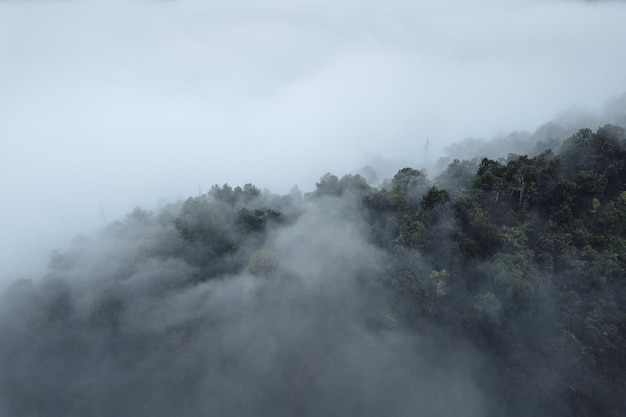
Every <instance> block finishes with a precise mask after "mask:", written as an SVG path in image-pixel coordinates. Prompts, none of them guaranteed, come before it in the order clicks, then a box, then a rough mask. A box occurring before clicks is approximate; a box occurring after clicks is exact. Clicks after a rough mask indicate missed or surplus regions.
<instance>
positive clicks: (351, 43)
mask: <svg viewBox="0 0 626 417" xmlns="http://www.w3.org/2000/svg"><path fill="white" fill-rule="evenodd" d="M501 3H502V2H497V1H490V0H477V1H473V2H466V1H460V0H448V1H437V2H432V1H429V2H417V1H401V0H392V1H382V0H370V1H358V2H356V1H343V2H336V1H319V0H317V1H301V2H293V1H268V2H263V4H260V3H258V2H253V1H247V0H241V1H229V2H225V1H224V2H222V1H215V2H207V1H124V2H121V1H120V2H117V1H95V0H94V1H67V2H65V1H6V0H5V1H0V192H1V193H2V200H1V204H0V231H1V233H2V240H1V241H0V242H1V244H0V274H1V275H2V276H3V277H9V278H15V277H16V276H17V275H18V272H19V271H21V272H26V273H29V272H38V271H40V270H41V269H42V268H43V267H44V266H45V263H46V260H47V257H48V253H49V250H50V249H51V248H53V247H55V246H64V245H66V244H67V242H68V241H69V239H70V238H71V237H72V236H74V235H75V234H77V233H80V232H85V233H90V232H91V231H92V230H94V229H95V228H98V227H101V226H102V225H104V224H105V223H106V222H108V221H111V220H114V219H116V218H118V217H120V216H121V215H122V214H123V213H126V212H128V211H129V210H130V209H132V207H134V206H136V205H140V206H144V207H147V208H153V207H157V206H158V205H160V204H161V203H162V201H164V200H167V201H171V200H176V199H178V198H182V197H186V196H188V195H193V194H197V193H198V191H199V190H202V192H206V191H207V189H208V188H209V187H210V186H211V185H212V184H214V183H220V184H223V183H225V182H228V183H230V184H243V183H247V182H253V183H255V184H257V185H258V186H260V187H269V188H270V189H271V190H272V191H275V192H286V191H287V190H289V189H290V188H291V187H292V186H293V185H294V184H298V185H299V186H300V187H301V189H303V190H308V189H310V188H312V187H313V185H314V182H315V180H316V179H317V178H318V177H319V176H320V175H321V174H323V173H325V172H327V171H331V172H335V173H337V174H343V173H344V172H349V171H355V170H358V169H359V168H361V167H363V166H365V165H368V164H369V165H373V164H376V163H379V164H380V165H382V166H387V167H389V169H390V170H391V171H393V169H397V168H400V167H401V166H403V165H407V164H408V165H411V166H416V167H421V166H424V165H428V162H429V161H431V160H432V161H434V160H436V157H437V156H438V155H440V154H442V153H443V149H444V148H445V146H446V145H449V144H451V143H453V142H456V141H460V140H462V139H464V138H466V137H478V138H480V137H492V136H494V135H496V134H498V132H509V131H520V130H528V131H534V130H535V129H536V128H537V127H538V126H539V125H541V124H542V123H544V122H545V121H546V120H549V119H551V118H552V117H553V116H555V115H556V114H558V113H559V112H560V111H562V110H564V109H568V108H570V107H571V106H573V105H577V106H581V107H582V108H589V109H591V110H594V109H598V108H600V106H601V105H602V103H603V102H605V101H606V100H607V99H608V98H610V97H613V96H616V95H620V94H622V93H623V92H624V91H626V77H624V74H626V54H624V53H623V52H624V51H623V48H624V47H623V45H626V31H625V30H624V22H625V21H626V4H624V3H623V2H583V1H557V0H555V1H552V0H517V1H511V2H506V4H501ZM590 127H591V128H596V127H597V126H590ZM427 137H429V138H430V143H431V146H430V148H429V150H428V154H426V155H425V154H424V151H425V140H426V138H427ZM460 157H463V155H460ZM396 164H397V165H398V166H395V165H396Z"/></svg>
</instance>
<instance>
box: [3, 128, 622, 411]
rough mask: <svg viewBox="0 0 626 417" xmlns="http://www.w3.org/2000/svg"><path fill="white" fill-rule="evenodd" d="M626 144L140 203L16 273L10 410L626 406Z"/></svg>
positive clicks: (601, 133) (598, 134)
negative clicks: (280, 189)
mask: <svg viewBox="0 0 626 417" xmlns="http://www.w3.org/2000/svg"><path fill="white" fill-rule="evenodd" d="M463 156H464V155H460V157H463ZM465 156H466V155H465ZM457 157H459V156H457ZM625 161H626V131H625V130H624V128H622V127H618V126H615V125H605V126H604V127H601V128H599V129H597V130H595V131H594V130H591V129H581V130H578V131H577V132H576V133H575V134H573V135H571V136H569V137H567V138H565V139H564V140H558V141H557V140H552V141H543V142H541V141H540V142H537V143H536V144H533V147H532V151H528V152H527V153H525V154H512V153H511V154H508V155H506V152H503V155H500V156H499V157H495V158H493V159H492V158H490V157H476V158H473V157H472V158H470V159H453V160H451V161H449V163H448V164H447V167H446V168H445V169H444V170H443V171H442V172H441V173H440V174H438V175H436V176H434V177H433V178H430V177H429V176H428V175H427V174H426V172H425V171H423V170H420V169H419V168H417V167H415V168H413V167H407V168H402V169H400V170H399V171H397V173H396V174H395V175H394V176H393V177H392V178H389V179H387V180H384V181H382V182H381V183H380V184H376V185H374V184H373V183H372V184H370V183H368V181H366V179H365V177H364V176H362V175H359V174H348V175H343V176H336V175H334V174H331V173H328V174H326V175H324V176H322V177H321V178H320V180H319V182H317V183H316V184H315V188H314V190H313V191H312V192H308V193H302V192H301V191H300V190H299V189H298V188H297V187H294V189H293V190H292V191H291V192H290V193H287V194H285V195H276V194H273V193H271V192H269V191H263V190H262V189H260V188H258V187H257V186H256V185H253V184H245V185H242V186H235V187H233V186H229V185H228V184H224V185H221V186H219V185H215V186H213V188H212V189H211V190H210V191H209V192H208V193H199V194H198V195H196V196H193V197H189V198H187V199H186V200H184V201H180V202H177V203H171V204H168V205H166V206H164V207H163V208H161V209H159V210H156V211H150V210H145V209H142V208H136V209H135V210H134V211H132V212H130V213H129V214H128V215H127V216H126V217H124V218H122V219H120V220H118V221H115V222H113V223H110V224H109V225H108V226H107V227H106V228H105V229H104V230H102V232H101V233H99V234H96V235H94V236H77V237H76V238H75V239H74V240H73V241H72V243H71V244H70V245H69V247H68V248H66V249H65V250H63V251H55V252H53V253H52V255H51V257H50V262H49V266H48V270H47V273H46V274H45V275H44V276H42V277H33V278H31V277H24V278H20V279H17V280H15V281H14V282H12V283H10V284H8V285H6V288H5V289H4V292H3V294H2V299H1V304H0V416H2V417H4V416H7V417H9V416H66V417H69V416H81V417H85V416H103V417H104V416H129V417H130V416H133V417H137V416H152V417H156V416H174V415H177V416H189V417H191V416H239V417H243V416H273V417H276V416H325V417H330V416H342V417H345V416H361V417H364V416H377V417H379V416H429V417H430V416H476V417H485V416H487V417H491V416H493V417H496V416H515V417H517V416H519V417H523V416H553V417H558V416H562V417H566V416H567V417H570V416H580V417H583V416H584V417H600V416H602V417H607V416H615V417H618V416H621V415H624V414H623V413H624V412H625V411H624V410H626V395H625V394H626V164H625ZM285 175H288V173H285ZM260 186H262V184H260Z"/></svg>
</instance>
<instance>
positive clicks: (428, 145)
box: [424, 136, 430, 163]
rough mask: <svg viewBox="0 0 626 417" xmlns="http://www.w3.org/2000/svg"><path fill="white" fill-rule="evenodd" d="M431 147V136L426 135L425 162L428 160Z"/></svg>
mask: <svg viewBox="0 0 626 417" xmlns="http://www.w3.org/2000/svg"><path fill="white" fill-rule="evenodd" d="M429 148H430V136H426V145H425V146H424V163H426V161H427V160H428V149H429Z"/></svg>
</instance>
